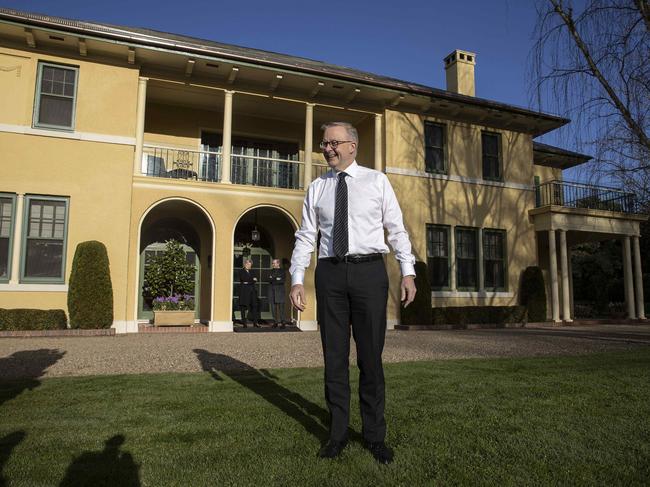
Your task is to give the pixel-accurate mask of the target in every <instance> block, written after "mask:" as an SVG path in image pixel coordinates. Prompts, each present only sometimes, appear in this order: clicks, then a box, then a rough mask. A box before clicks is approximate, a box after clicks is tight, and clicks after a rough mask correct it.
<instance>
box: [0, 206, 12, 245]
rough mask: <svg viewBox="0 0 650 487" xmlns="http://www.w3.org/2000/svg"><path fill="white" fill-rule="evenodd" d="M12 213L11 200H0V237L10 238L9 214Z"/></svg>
mask: <svg viewBox="0 0 650 487" xmlns="http://www.w3.org/2000/svg"><path fill="white" fill-rule="evenodd" d="M12 213H13V200H12V199H11V198H0V237H6V238H9V237H10V236H11V214H12Z"/></svg>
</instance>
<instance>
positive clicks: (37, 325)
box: [0, 308, 68, 331]
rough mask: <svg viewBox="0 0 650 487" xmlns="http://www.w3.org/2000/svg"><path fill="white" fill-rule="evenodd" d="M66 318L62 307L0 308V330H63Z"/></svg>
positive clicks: (66, 321) (65, 325)
mask: <svg viewBox="0 0 650 487" xmlns="http://www.w3.org/2000/svg"><path fill="white" fill-rule="evenodd" d="M67 327H68V319H67V318H66V316H65V311H63V310H62V309H20V308H18V309H0V330H2V331H5V330H6V331H16V330H65V329H66V328H67Z"/></svg>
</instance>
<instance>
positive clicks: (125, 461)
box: [59, 435, 140, 487]
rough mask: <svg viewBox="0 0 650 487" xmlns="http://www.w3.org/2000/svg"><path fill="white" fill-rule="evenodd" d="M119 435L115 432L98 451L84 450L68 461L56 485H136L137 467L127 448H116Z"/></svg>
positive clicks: (131, 486) (121, 441)
mask: <svg viewBox="0 0 650 487" xmlns="http://www.w3.org/2000/svg"><path fill="white" fill-rule="evenodd" d="M123 443H124V436H123V435H115V436H113V437H111V438H109V439H108V440H106V442H105V445H106V446H105V447H104V449H103V450H102V451H100V452H85V453H82V454H81V455H79V456H78V457H77V458H75V460H74V461H73V462H72V463H71V464H70V466H69V467H68V470H67V471H66V473H65V477H64V478H63V480H62V481H61V484H59V485H60V487H72V486H80V485H88V486H90V485H92V486H93V487H99V486H107V487H108V486H111V487H112V486H117V485H119V486H120V487H139V486H140V467H139V465H137V464H136V463H135V462H134V461H133V456H132V455H131V454H130V453H129V452H125V451H120V446H121V445H122V444H123Z"/></svg>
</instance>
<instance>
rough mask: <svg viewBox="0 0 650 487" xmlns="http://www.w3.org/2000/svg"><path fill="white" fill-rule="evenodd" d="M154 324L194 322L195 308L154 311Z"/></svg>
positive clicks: (183, 324) (185, 323) (166, 324)
mask: <svg viewBox="0 0 650 487" xmlns="http://www.w3.org/2000/svg"><path fill="white" fill-rule="evenodd" d="M153 324H154V325H156V326H187V325H193V324H194V310H190V311H154V312H153Z"/></svg>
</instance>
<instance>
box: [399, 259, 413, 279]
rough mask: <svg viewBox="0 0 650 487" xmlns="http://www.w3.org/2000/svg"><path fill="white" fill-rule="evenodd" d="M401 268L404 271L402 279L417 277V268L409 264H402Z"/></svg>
mask: <svg viewBox="0 0 650 487" xmlns="http://www.w3.org/2000/svg"><path fill="white" fill-rule="evenodd" d="M399 265H400V268H401V269H402V277H406V276H415V266H414V265H413V264H411V263H409V262H400V264H399Z"/></svg>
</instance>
